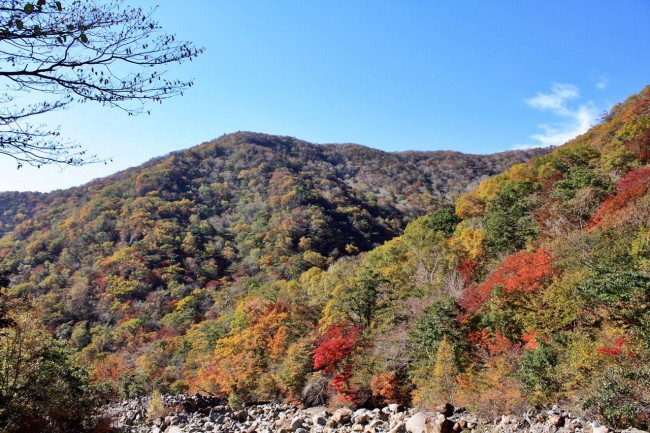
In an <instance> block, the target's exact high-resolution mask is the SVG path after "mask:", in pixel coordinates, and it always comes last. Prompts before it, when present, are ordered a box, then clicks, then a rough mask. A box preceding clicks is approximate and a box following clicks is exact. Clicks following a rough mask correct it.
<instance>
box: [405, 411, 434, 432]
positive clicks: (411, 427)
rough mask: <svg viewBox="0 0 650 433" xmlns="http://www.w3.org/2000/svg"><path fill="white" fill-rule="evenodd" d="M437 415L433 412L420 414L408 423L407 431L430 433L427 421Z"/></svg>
mask: <svg viewBox="0 0 650 433" xmlns="http://www.w3.org/2000/svg"><path fill="white" fill-rule="evenodd" d="M434 416H435V414H433V413H431V412H418V413H416V414H415V415H413V416H412V417H411V418H409V420H408V421H406V431H407V432H408V433H428V432H427V429H426V425H427V420H429V419H431V418H433V417H434Z"/></svg>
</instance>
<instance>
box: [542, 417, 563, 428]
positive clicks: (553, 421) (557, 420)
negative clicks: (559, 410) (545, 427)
mask: <svg viewBox="0 0 650 433" xmlns="http://www.w3.org/2000/svg"><path fill="white" fill-rule="evenodd" d="M565 419H566V418H565V417H563V416H562V415H557V414H554V415H551V416H549V417H548V419H547V420H546V423H547V424H550V425H552V426H555V427H562V426H563V425H564V420H565Z"/></svg>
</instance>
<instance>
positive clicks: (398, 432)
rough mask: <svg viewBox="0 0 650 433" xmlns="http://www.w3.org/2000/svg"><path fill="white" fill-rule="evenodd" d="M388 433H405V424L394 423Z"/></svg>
mask: <svg viewBox="0 0 650 433" xmlns="http://www.w3.org/2000/svg"><path fill="white" fill-rule="evenodd" d="M390 433H406V424H405V423H403V422H398V423H396V424H395V425H394V426H393V427H392V428H391V429H390Z"/></svg>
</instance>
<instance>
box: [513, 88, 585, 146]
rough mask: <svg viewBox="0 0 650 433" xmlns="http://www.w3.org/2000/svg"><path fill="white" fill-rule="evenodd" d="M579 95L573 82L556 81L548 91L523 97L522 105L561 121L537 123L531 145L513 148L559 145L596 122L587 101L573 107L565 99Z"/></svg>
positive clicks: (576, 97) (578, 96)
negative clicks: (528, 97)
mask: <svg viewBox="0 0 650 433" xmlns="http://www.w3.org/2000/svg"><path fill="white" fill-rule="evenodd" d="M579 98H580V89H578V87H576V86H574V85H573V84H567V83H556V84H553V85H552V86H551V90H550V92H546V93H542V92H540V93H538V94H537V95H535V96H534V97H533V98H530V99H527V100H526V101H525V102H526V104H527V105H528V106H529V107H531V108H534V109H536V110H541V111H548V112H551V113H552V114H554V115H556V116H558V117H559V118H560V119H561V120H560V121H557V122H553V123H546V124H541V125H538V128H540V129H541V132H540V133H537V134H533V135H531V137H530V138H532V139H533V140H535V143H534V144H526V145H519V146H515V148H520V149H523V148H529V147H540V146H542V147H546V146H559V145H561V144H564V143H566V142H567V141H569V140H571V139H572V138H574V137H576V136H578V135H580V134H584V133H585V132H587V130H588V129H589V128H590V127H591V126H592V125H593V124H594V123H595V122H596V119H597V118H598V112H597V110H596V108H595V107H594V105H593V104H592V103H591V102H588V103H586V104H581V105H579V106H578V107H577V108H572V107H570V106H569V105H568V102H569V101H572V100H576V99H579Z"/></svg>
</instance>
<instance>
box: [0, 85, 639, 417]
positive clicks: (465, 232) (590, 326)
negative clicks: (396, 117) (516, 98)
mask: <svg viewBox="0 0 650 433" xmlns="http://www.w3.org/2000/svg"><path fill="white" fill-rule="evenodd" d="M649 115H650V87H649V88H647V89H645V90H644V91H642V92H641V93H640V94H639V95H634V96H632V97H631V98H629V99H628V100H627V101H626V102H624V103H622V104H619V105H617V106H615V107H614V108H613V109H612V112H611V113H610V114H609V115H608V116H607V118H606V120H605V121H603V123H601V124H599V125H597V126H595V127H594V128H592V129H591V130H590V131H588V132H587V133H586V134H584V135H582V136H580V137H577V138H576V139H575V140H573V141H571V142H569V143H567V144H566V145H564V146H562V147H560V148H558V149H555V150H554V151H552V152H549V153H546V154H543V155H540V156H538V157H536V158H533V159H532V160H530V161H528V162H524V163H521V164H516V165H514V166H512V167H511V168H510V169H508V170H506V171H504V172H503V173H501V174H499V175H497V176H494V177H491V178H489V179H483V180H482V181H481V182H480V184H479V185H478V187H477V188H476V189H474V190H472V191H470V192H467V193H464V194H462V195H460V197H457V199H456V201H455V203H456V207H455V214H454V212H452V208H451V207H449V206H448V205H447V203H448V201H447V200H448V199H451V198H456V197H454V196H457V195H458V193H461V192H462V189H463V188H461V187H460V186H459V185H458V184H453V183H452V182H448V183H444V182H442V181H441V179H442V177H443V175H442V174H441V173H444V176H446V179H447V180H448V181H449V179H451V178H452V177H453V175H452V173H453V170H451V169H450V168H449V167H454V166H457V165H460V164H457V161H455V160H454V158H453V157H452V156H453V155H450V154H442V155H440V154H439V155H437V156H434V155H431V154H417V155H414V154H389V155H385V154H382V153H381V152H374V151H371V150H368V149H364V148H362V147H357V146H339V147H337V146H313V145H309V144H307V143H304V142H300V141H298V140H294V139H291V138H287V137H270V136H265V135H260V134H250V133H239V134H234V135H231V136H226V137H223V138H222V139H220V140H217V141H215V142H212V143H206V144H204V145H202V146H199V147H197V148H195V149H191V150H189V151H186V152H179V153H176V154H173V155H170V156H169V157H167V158H161V159H158V160H155V161H152V162H151V163H149V164H148V165H145V166H144V167H140V168H138V169H133V170H130V171H127V172H124V173H121V174H120V175H118V176H116V177H115V178H113V179H109V180H103V181H97V182H95V183H94V184H90V185H87V186H86V187H83V188H79V189H74V190H70V191H67V192H61V193H59V195H48V196H45V197H32V196H28V197H23V200H16V203H17V206H16V207H15V208H13V207H11V206H4V207H0V208H1V209H6V210H5V211H4V214H5V215H6V216H5V217H4V219H2V218H0V221H3V224H4V227H5V230H6V233H5V234H4V236H3V237H2V239H0V258H1V259H2V260H3V262H4V265H5V266H6V267H7V269H9V270H11V271H12V278H11V280H12V281H11V284H10V286H9V289H8V291H7V294H8V297H9V298H10V300H11V301H12V302H25V303H29V304H30V307H31V308H32V311H34V312H35V314H36V317H38V319H39V321H40V323H42V324H43V326H45V327H46V329H48V330H50V331H51V332H52V334H53V335H55V336H56V338H57V339H58V340H60V341H63V342H66V343H67V344H68V345H69V346H70V347H72V348H74V349H75V350H76V359H77V361H78V362H79V363H80V364H82V365H84V366H86V367H87V368H88V369H91V370H92V374H91V376H92V378H93V379H94V380H96V381H97V382H100V383H102V384H103V386H105V387H107V388H108V389H111V390H113V391H114V392H115V394H120V395H122V396H132V395H137V394H141V393H146V392H149V391H151V390H152V389H154V388H159V389H161V390H163V391H171V392H182V391H203V392H211V393H215V394H217V395H220V396H223V397H227V398H228V399H229V400H230V401H231V402H232V403H241V402H246V401H255V400H266V399H286V400H289V401H297V400H300V399H303V401H305V402H309V403H318V404H321V403H324V402H330V403H332V404H337V403H344V404H348V405H368V406H371V405H375V404H384V403H387V402H402V403H414V404H416V405H419V406H422V407H425V408H431V407H432V406H435V405H437V404H439V403H443V402H445V401H452V402H454V403H455V404H458V405H462V406H465V407H467V408H469V409H471V410H474V411H476V412H477V413H478V414H479V415H481V416H483V417H486V418H488V417H492V416H495V415H496V414H498V413H504V412H508V411H515V410H518V409H520V408H521V407H523V406H525V405H530V404H549V403H558V402H559V403H561V404H564V405H567V406H569V407H570V408H571V409H572V410H573V409H575V410H579V411H587V412H589V413H590V414H591V415H593V416H599V417H601V418H602V420H603V421H605V422H607V423H609V424H610V425H612V426H613V427H622V426H628V425H635V426H637V427H641V428H643V427H647V426H648V425H649V424H650V415H649V414H650V405H649V404H648V401H650V394H649V391H648V390H650V372H649V368H648V366H649V365H650V320H648V317H649V316H648V315H649V313H650V227H648V221H650V188H649V184H648V181H647V178H648V176H647V174H648V168H647V167H648V166H647V155H646V151H647V149H648V148H650V147H649V146H650V144H649V143H647V142H646V141H647V139H648V137H650V135H648V134H647V133H646V129H644V128H650V123H646V122H645V121H644V120H643V119H645V118H646V117H647V116H649ZM459 158H461V157H459ZM469 161H474V163H475V164H476V166H478V162H477V161H480V159H469ZM483 161H484V162H485V160H483ZM510 161H512V160H510ZM469 164H470V163H469V162H468V159H465V160H464V162H463V164H462V165H463V166H465V167H466V166H468V165H469ZM433 173H437V175H438V176H439V177H438V178H437V179H434V176H433ZM475 174H476V172H474V177H473V178H474V179H476V180H477V181H478V180H480V178H481V177H480V176H476V175H475ZM389 180H390V181H389ZM440 183H443V184H444V185H446V187H445V188H446V192H447V193H446V194H441V193H439V192H438V193H437V194H436V191H439V190H436V187H435V186H434V185H437V184H440ZM452 184H453V185H452ZM454 193H456V194H454ZM11 197H12V199H15V196H11ZM21 197H22V196H21ZM0 198H1V196H0ZM41 200H43V201H41ZM2 203H3V202H2V200H0V205H2ZM27 210H35V211H36V212H33V213H32V216H31V217H29V218H28V217H26V216H25V214H26V211H27ZM301 391H304V392H301Z"/></svg>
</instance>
